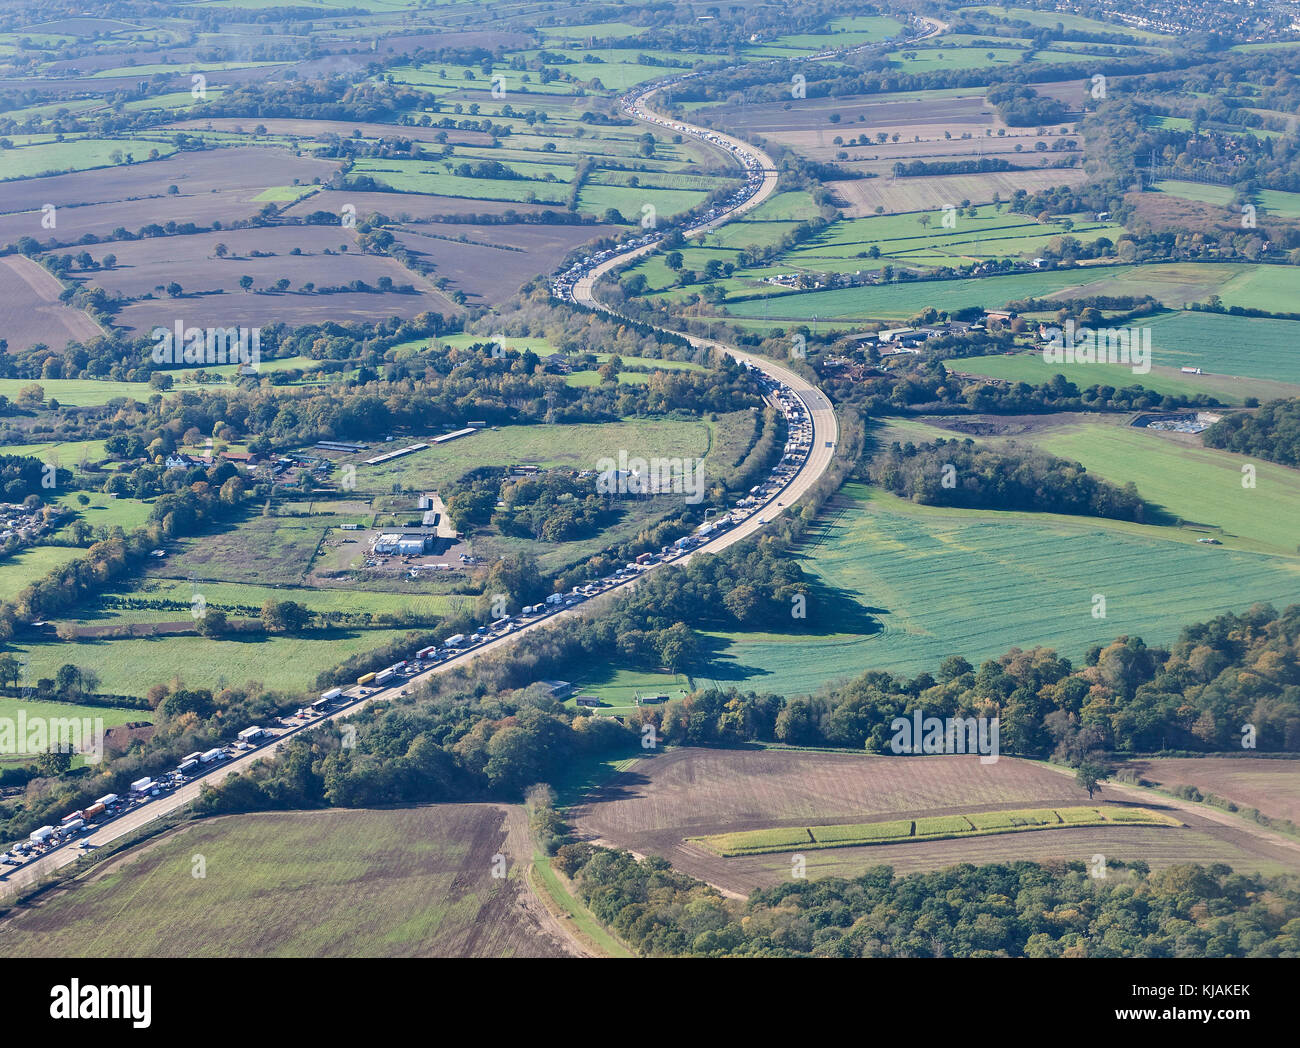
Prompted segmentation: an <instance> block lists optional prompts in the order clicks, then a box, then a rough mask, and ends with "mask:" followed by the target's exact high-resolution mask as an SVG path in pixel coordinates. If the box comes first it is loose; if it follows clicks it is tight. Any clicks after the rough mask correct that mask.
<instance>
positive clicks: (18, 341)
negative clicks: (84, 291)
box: [0, 255, 103, 349]
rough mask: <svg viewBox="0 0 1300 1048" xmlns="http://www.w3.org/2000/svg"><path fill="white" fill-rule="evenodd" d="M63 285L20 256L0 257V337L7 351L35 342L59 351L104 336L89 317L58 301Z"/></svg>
mask: <svg viewBox="0 0 1300 1048" xmlns="http://www.w3.org/2000/svg"><path fill="white" fill-rule="evenodd" d="M62 290H63V285H62V284H60V283H59V282H58V280H57V279H56V278H55V277H54V276H52V275H51V274H50V273H49V272H48V271H47V270H45V269H43V268H42V267H41V266H40V265H38V264H37V263H35V262H33V261H32V260H31V259H30V258H24V257H23V256H22V255H10V256H9V257H8V258H0V338H3V339H4V340H5V341H6V342H8V343H9V348H10V349H26V348H27V347H28V346H34V345H36V344H37V343H38V342H43V343H44V344H45V345H47V346H55V347H58V348H62V347H63V346H65V345H66V344H67V343H68V342H69V341H73V340H75V341H78V342H89V341H90V340H92V339H95V338H99V337H100V336H101V335H103V331H101V330H100V328H99V325H98V324H96V323H95V322H94V321H93V320H92V319H91V318H90V316H89V315H88V314H86V313H83V312H82V311H81V310H79V309H73V308H72V307H71V306H65V305H63V304H62V303H60V302H59V293H60V292H61V291H62Z"/></svg>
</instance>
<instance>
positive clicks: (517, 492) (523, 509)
mask: <svg viewBox="0 0 1300 1048" xmlns="http://www.w3.org/2000/svg"><path fill="white" fill-rule="evenodd" d="M448 490H449V493H450V494H449V497H448V499H447V502H446V507H447V517H448V519H449V520H450V521H451V523H452V525H453V527H455V528H456V530H457V531H461V532H465V533H470V532H473V531H474V530H475V529H477V528H481V527H483V526H484V525H486V524H489V523H490V524H491V525H492V526H493V527H495V528H496V529H497V530H498V531H500V532H501V534H503V535H515V536H518V537H520V538H530V539H537V540H539V541H546V542H570V541H572V540H574V539H579V538H587V537H589V536H591V535H593V534H595V533H597V532H598V531H599V530H600V529H601V528H603V527H605V526H607V525H608V523H609V522H610V520H611V519H612V518H613V517H616V516H617V515H618V511H617V508H616V507H614V506H612V505H611V504H610V502H609V501H608V500H606V499H602V498H601V497H600V496H599V495H597V494H596V488H595V483H594V481H593V480H592V479H591V478H587V479H586V480H579V479H578V478H577V477H574V476H572V475H570V474H568V473H564V472H555V471H551V472H546V473H539V474H536V475H533V476H528V477H509V476H508V475H507V472H506V470H504V469H499V468H494V467H484V468H482V469H478V470H473V471H471V472H470V473H468V474H466V475H465V476H464V477H462V478H461V479H460V480H459V481H458V482H457V483H456V484H454V485H452V486H451V487H450V488H449V489H448ZM498 504H499V505H498Z"/></svg>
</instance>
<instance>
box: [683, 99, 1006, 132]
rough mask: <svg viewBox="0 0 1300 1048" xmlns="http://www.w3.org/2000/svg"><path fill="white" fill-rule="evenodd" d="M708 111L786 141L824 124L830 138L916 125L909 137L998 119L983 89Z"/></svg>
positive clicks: (729, 123)
mask: <svg viewBox="0 0 1300 1048" xmlns="http://www.w3.org/2000/svg"><path fill="white" fill-rule="evenodd" d="M707 112H708V114H709V116H710V117H712V118H713V121H714V123H716V124H719V125H722V126H726V127H734V128H736V129H737V130H739V131H744V132H753V133H755V134H759V135H763V136H765V137H772V138H778V139H779V140H781V141H785V138H784V136H786V135H798V134H800V133H804V132H806V131H807V129H808V128H809V127H825V128H826V130H827V131H829V132H830V137H831V138H833V137H834V136H836V135H841V136H843V137H844V138H849V137H850V136H852V137H854V138H856V137H857V136H858V135H861V134H870V135H871V136H872V137H874V136H875V134H876V132H877V131H889V132H890V134H893V132H895V131H898V132H899V133H900V134H901V133H902V131H903V129H905V128H908V129H910V128H917V129H918V130H915V131H912V130H909V131H908V135H907V137H908V138H909V139H910V138H911V137H912V135H914V134H918V135H919V134H921V131H920V130H919V128H921V127H923V126H930V127H934V128H936V129H937V132H938V133H937V137H938V138H943V132H944V131H951V132H952V133H953V134H954V135H958V134H960V132H963V131H970V132H972V133H973V132H976V131H978V132H979V133H980V134H983V133H984V132H983V129H984V128H985V127H987V126H991V125H992V123H993V121H994V120H995V119H996V114H995V113H994V111H993V107H992V106H990V105H989V104H988V102H987V101H986V100H985V98H984V93H983V92H982V91H980V92H977V93H972V94H970V95H962V96H959V97H956V98H930V99H909V100H907V101H899V100H897V99H890V98H887V97H881V96H878V95H841V96H839V97H836V98H807V99H798V100H796V101H791V102H781V103H764V104H761V105H738V106H718V107H716V108H713V107H711V108H709V109H708V111H707ZM832 113H839V115H840V120H839V121H838V122H836V123H831V121H830V116H831V114H832ZM859 117H862V119H861V120H859V119H858V118H859ZM922 137H925V136H924V135H923V136H922Z"/></svg>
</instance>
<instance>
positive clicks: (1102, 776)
mask: <svg viewBox="0 0 1300 1048" xmlns="http://www.w3.org/2000/svg"><path fill="white" fill-rule="evenodd" d="M1074 781H1075V782H1077V783H1078V784H1079V785H1080V786H1081V787H1083V789H1085V790H1087V791H1088V800H1092V795H1093V794H1094V793H1096V792H1097V791H1098V790H1100V789H1101V784H1102V783H1103V782H1105V781H1106V769H1105V768H1104V767H1102V766H1101V765H1100V764H1098V763H1097V762H1096V761H1091V760H1085V761H1083V762H1082V763H1081V764H1080V765H1079V767H1078V768H1077V769H1076V770H1075V773H1074Z"/></svg>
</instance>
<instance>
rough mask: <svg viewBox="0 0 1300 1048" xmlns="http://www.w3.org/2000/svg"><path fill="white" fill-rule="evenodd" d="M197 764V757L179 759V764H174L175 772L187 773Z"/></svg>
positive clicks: (179, 773)
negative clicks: (184, 759) (185, 759)
mask: <svg viewBox="0 0 1300 1048" xmlns="http://www.w3.org/2000/svg"><path fill="white" fill-rule="evenodd" d="M198 766H199V762H198V760H197V759H195V760H189V761H181V762H180V764H178V765H176V772H177V774H178V775H188V774H189V773H190V772H192V771H193V770H194V769H195V768H197V767H198Z"/></svg>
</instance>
